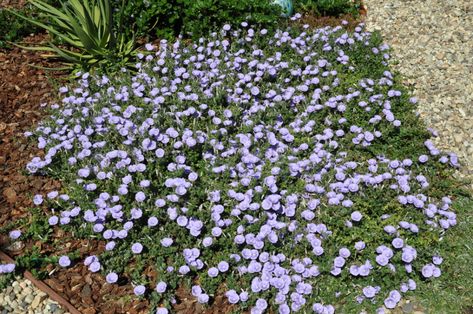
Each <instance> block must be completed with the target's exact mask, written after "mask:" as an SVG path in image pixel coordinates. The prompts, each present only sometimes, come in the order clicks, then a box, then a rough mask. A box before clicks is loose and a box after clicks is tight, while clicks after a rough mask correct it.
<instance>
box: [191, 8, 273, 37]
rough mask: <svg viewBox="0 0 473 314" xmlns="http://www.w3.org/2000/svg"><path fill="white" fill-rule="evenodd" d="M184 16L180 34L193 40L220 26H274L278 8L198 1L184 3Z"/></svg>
mask: <svg viewBox="0 0 473 314" xmlns="http://www.w3.org/2000/svg"><path fill="white" fill-rule="evenodd" d="M188 2H189V5H188V8H186V13H185V14H184V23H183V32H184V33H185V34H188V33H192V35H193V37H194V38H195V37H201V36H205V35H207V34H208V32H209V30H216V29H218V28H220V27H222V26H223V25H224V24H226V23H229V24H231V25H233V26H236V25H237V24H240V23H241V22H243V21H245V20H246V21H248V23H249V24H251V25H254V26H260V27H272V26H275V25H277V22H278V20H279V18H280V15H281V8H280V7H279V6H277V5H273V4H271V2H270V1H254V0H240V1H234V0H198V1H188Z"/></svg>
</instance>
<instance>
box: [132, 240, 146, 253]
mask: <svg viewBox="0 0 473 314" xmlns="http://www.w3.org/2000/svg"><path fill="white" fill-rule="evenodd" d="M131 251H132V252H133V253H135V254H140V253H141V252H142V251H143V245H142V244H141V243H134V244H133V245H132V246H131Z"/></svg>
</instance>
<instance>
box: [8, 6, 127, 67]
mask: <svg viewBox="0 0 473 314" xmlns="http://www.w3.org/2000/svg"><path fill="white" fill-rule="evenodd" d="M31 4H32V5H33V6H35V7H36V8H37V9H38V10H40V11H41V12H42V13H43V14H44V15H45V18H46V20H47V21H48V22H47V23H44V22H41V21H39V20H37V19H35V18H33V17H28V16H24V15H21V14H19V13H17V12H15V11H11V10H10V11H9V12H11V13H13V14H14V15H16V16H18V17H20V18H23V19H24V20H26V21H28V22H30V23H32V24H34V25H36V26H39V27H41V28H43V29H45V30H47V31H48V32H49V33H50V34H51V35H52V36H53V38H57V39H59V40H60V41H62V42H64V43H65V44H66V45H67V47H66V48H62V47H59V46H57V45H56V44H54V43H53V41H50V42H49V43H48V46H41V47H24V48H26V49H30V50H39V51H47V52H51V53H52V55H51V56H52V57H59V58H61V59H63V60H65V61H66V62H67V63H68V64H69V66H70V67H74V66H76V67H77V66H79V67H80V68H83V69H90V68H91V67H93V66H96V65H100V66H102V70H106V69H109V68H110V67H114V65H118V66H123V65H124V64H126V63H127V61H128V57H129V56H130V55H131V54H132V52H133V46H134V40H133V39H131V40H128V39H127V38H126V36H125V34H122V33H117V34H115V24H114V14H113V8H112V6H111V4H110V1H108V0H91V1H79V0H69V1H65V2H61V8H56V7H54V6H52V5H49V4H48V3H46V2H43V1H40V0H31Z"/></svg>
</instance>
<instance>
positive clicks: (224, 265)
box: [217, 261, 229, 273]
mask: <svg viewBox="0 0 473 314" xmlns="http://www.w3.org/2000/svg"><path fill="white" fill-rule="evenodd" d="M217 268H218V270H219V271H221V272H222V273H224V272H226V271H227V270H228V268H229V265H228V263H227V262H225V261H221V262H220V263H218V265H217Z"/></svg>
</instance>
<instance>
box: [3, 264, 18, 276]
mask: <svg viewBox="0 0 473 314" xmlns="http://www.w3.org/2000/svg"><path fill="white" fill-rule="evenodd" d="M15 267H16V266H15V264H10V263H9V264H0V274H9V273H12V272H14V271H15Z"/></svg>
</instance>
